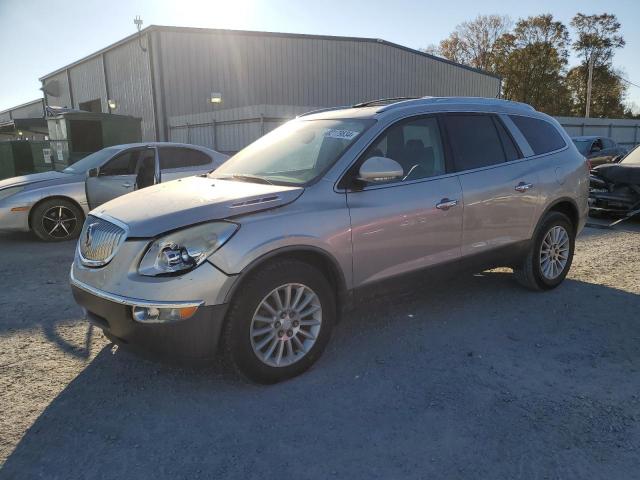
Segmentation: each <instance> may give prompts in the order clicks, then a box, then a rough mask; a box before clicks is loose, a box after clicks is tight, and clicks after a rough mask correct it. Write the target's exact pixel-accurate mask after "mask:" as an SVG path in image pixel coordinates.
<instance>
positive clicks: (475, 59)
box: [429, 15, 512, 71]
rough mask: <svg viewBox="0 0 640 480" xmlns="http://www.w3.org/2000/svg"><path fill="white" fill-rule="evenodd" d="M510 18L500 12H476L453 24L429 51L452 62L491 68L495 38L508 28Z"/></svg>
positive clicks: (492, 68)
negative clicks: (482, 13)
mask: <svg viewBox="0 0 640 480" xmlns="http://www.w3.org/2000/svg"><path fill="white" fill-rule="evenodd" d="M511 24H512V22H511V19H510V18H509V17H507V16H501V15H479V16H478V17H476V18H475V19H474V20H471V21H469V22H463V23H461V24H459V25H457V26H456V28H455V29H454V31H453V32H452V33H451V35H449V36H448V37H447V38H445V39H444V40H442V41H441V42H440V44H439V45H438V48H437V49H435V50H434V49H433V46H432V48H431V52H429V53H435V54H436V55H440V56H442V57H445V58H447V59H449V60H452V61H454V62H458V63H462V64H465V65H469V66H471V67H475V68H481V69H483V70H489V71H493V70H494V69H495V68H494V67H495V64H494V55H493V54H494V47H495V43H496V41H497V40H498V39H499V38H500V37H502V35H504V34H505V33H507V32H508V31H509V29H510V28H511Z"/></svg>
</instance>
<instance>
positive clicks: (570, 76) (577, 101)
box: [567, 64, 628, 118]
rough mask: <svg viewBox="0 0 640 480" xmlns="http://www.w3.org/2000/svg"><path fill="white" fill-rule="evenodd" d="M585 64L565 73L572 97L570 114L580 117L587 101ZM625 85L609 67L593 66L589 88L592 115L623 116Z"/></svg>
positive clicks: (624, 110) (625, 109)
mask: <svg viewBox="0 0 640 480" xmlns="http://www.w3.org/2000/svg"><path fill="white" fill-rule="evenodd" d="M587 68H588V67H587V65H585V64H582V65H580V66H577V67H574V68H572V69H571V70H570V71H569V73H567V87H568V88H569V92H570V94H571V97H572V109H571V114H572V115H574V116H576V117H582V116H583V115H584V113H585V107H586V103H587V82H586V80H585V79H586V78H587V75H588V72H587ZM625 94H626V86H625V85H624V83H622V82H621V81H620V78H618V74H616V73H615V72H614V71H613V70H612V69H611V67H609V66H607V65H599V66H595V67H594V68H593V83H592V88H591V107H590V110H591V112H590V115H591V116H592V117H612V118H620V117H623V116H625V113H628V112H627V110H628V109H627V108H625V105H624V97H625Z"/></svg>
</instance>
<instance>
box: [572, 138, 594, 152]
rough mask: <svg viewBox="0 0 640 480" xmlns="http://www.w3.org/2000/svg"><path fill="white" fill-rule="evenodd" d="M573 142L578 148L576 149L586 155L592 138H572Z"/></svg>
mask: <svg viewBox="0 0 640 480" xmlns="http://www.w3.org/2000/svg"><path fill="white" fill-rule="evenodd" d="M573 143H574V144H575V146H576V147H577V148H578V151H579V152H580V153H581V154H583V155H586V154H587V153H589V148H590V147H591V143H592V140H574V141H573Z"/></svg>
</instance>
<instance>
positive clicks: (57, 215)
mask: <svg viewBox="0 0 640 480" xmlns="http://www.w3.org/2000/svg"><path fill="white" fill-rule="evenodd" d="M77 225H78V217H76V215H75V213H73V211H72V210H71V209H70V208H68V207H64V206H62V205H56V206H54V207H51V208H50V209H48V210H47V211H46V212H44V215H43V216H42V228H43V229H44V231H45V232H47V235H49V236H50V237H53V238H57V239H61V240H62V239H66V238H69V237H70V236H71V233H72V232H73V231H75V229H76V226H77Z"/></svg>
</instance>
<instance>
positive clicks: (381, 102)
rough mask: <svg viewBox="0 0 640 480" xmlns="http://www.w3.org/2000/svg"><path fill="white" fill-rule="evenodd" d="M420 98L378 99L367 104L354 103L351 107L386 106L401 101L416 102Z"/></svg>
mask: <svg viewBox="0 0 640 480" xmlns="http://www.w3.org/2000/svg"><path fill="white" fill-rule="evenodd" d="M419 98H420V97H390V98H378V99H376V100H369V101H368V102H362V103H356V104H355V105H352V108H361V107H374V106H377V105H388V104H391V103H395V102H401V101H402V100H417V99H419Z"/></svg>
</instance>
